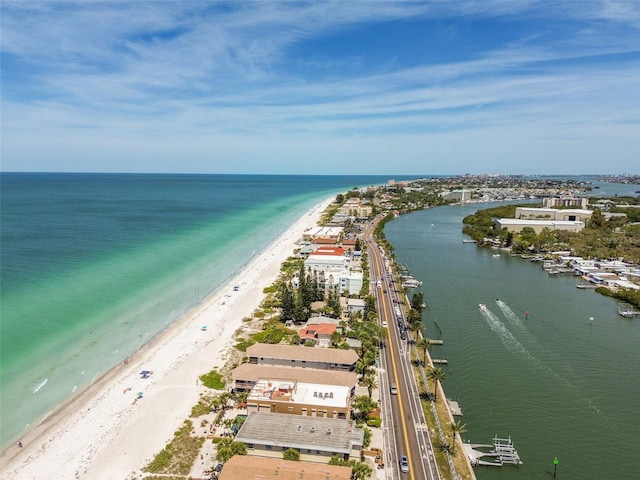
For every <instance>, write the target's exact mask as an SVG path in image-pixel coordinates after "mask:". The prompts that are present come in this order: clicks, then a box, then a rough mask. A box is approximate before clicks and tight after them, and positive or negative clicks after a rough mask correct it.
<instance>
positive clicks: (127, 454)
mask: <svg viewBox="0 0 640 480" xmlns="http://www.w3.org/2000/svg"><path fill="white" fill-rule="evenodd" d="M331 201H332V199H327V200H325V201H323V202H320V203H319V204H317V205H316V206H314V207H313V208H312V209H311V210H309V211H308V212H306V213H305V214H304V215H303V216H302V217H300V218H299V219H298V220H297V221H296V222H295V223H294V224H293V225H291V226H290V227H289V228H288V229H287V230H286V231H285V232H283V233H282V234H281V235H280V236H279V237H278V238H277V239H276V240H274V241H273V242H272V243H271V244H270V245H269V246H268V247H266V248H265V249H264V250H263V251H262V252H260V253H259V254H257V255H256V256H254V257H253V259H252V260H251V261H250V262H249V263H248V264H247V265H246V266H245V267H244V268H243V269H241V271H240V272H239V273H238V274H237V275H235V276H234V277H233V278H231V279H230V280H229V282H228V283H227V284H225V285H224V286H223V287H221V288H219V289H218V290H216V291H215V292H213V293H212V294H211V295H210V296H209V297H208V298H207V299H205V300H204V301H203V302H202V303H200V304H199V305H197V306H195V307H194V308H192V309H191V310H190V311H189V312H187V313H186V314H185V315H183V316H182V317H181V318H180V319H178V320H177V321H176V322H175V323H173V324H172V325H171V326H170V327H168V328H167V329H166V330H165V331H163V332H162V333H161V334H159V335H158V336H157V337H156V338H155V339H154V340H153V341H152V342H150V343H149V344H148V345H146V346H145V347H143V348H142V349H141V350H140V351H138V352H137V353H136V354H135V355H133V356H132V357H131V358H130V359H129V361H128V362H126V364H124V365H120V366H117V367H115V368H114V369H112V370H111V371H109V372H108V373H106V374H105V375H104V376H102V377H101V378H100V379H98V380H97V381H96V382H94V384H92V385H91V386H90V387H89V388H88V389H86V390H85V391H84V392H82V393H80V394H79V395H78V396H76V397H75V398H73V399H72V400H70V402H69V403H67V404H66V405H64V406H62V407H60V408H59V409H58V410H57V411H55V412H53V413H51V414H50V415H49V416H48V417H47V418H45V419H44V420H43V421H42V422H40V424H39V425H37V426H36V427H34V428H33V429H32V430H31V431H29V432H28V433H27V434H25V435H24V436H23V437H22V439H21V441H22V444H23V447H22V448H20V447H18V446H15V447H10V448H9V449H8V450H6V451H5V452H4V453H3V455H2V458H0V460H1V463H2V467H1V469H0V473H1V475H0V478H2V479H3V480H4V479H6V480H32V479H39V478H56V479H59V480H64V479H82V478H87V479H89V478H90V479H92V480H93V479H109V480H111V479H114V478H119V479H126V478H135V475H136V474H139V473H140V469H141V468H142V467H143V466H144V465H145V464H147V463H148V462H149V461H151V460H152V459H153V457H154V456H155V455H156V454H157V453H158V452H160V450H162V449H163V448H164V447H165V445H166V444H167V443H168V441H169V440H170V439H171V438H172V437H173V433H174V432H175V431H176V430H177V429H178V428H179V427H180V426H181V425H182V423H183V422H184V420H185V419H187V418H188V417H189V415H190V412H191V407H193V406H194V405H195V404H196V403H197V402H198V399H199V395H200V393H201V392H203V391H204V390H205V387H203V386H202V385H201V384H200V382H199V380H198V377H199V376H200V375H202V374H204V373H208V372H210V371H211V370H212V369H213V368H214V367H220V368H222V367H223V365H224V363H225V360H226V356H227V355H226V354H227V352H229V351H230V349H231V348H233V334H234V332H235V331H236V330H237V329H238V328H240V327H241V326H242V319H243V318H245V317H249V316H251V314H252V313H253V312H254V311H255V310H256V309H257V308H258V307H259V305H260V302H261V301H262V299H263V298H264V293H263V291H264V288H266V287H268V286H270V285H271V284H272V283H273V282H274V281H275V280H276V278H277V277H278V274H279V272H280V266H281V264H282V262H283V261H284V260H285V259H286V258H288V257H289V256H291V254H292V253H293V250H294V249H295V248H296V245H295V242H296V241H297V240H299V239H300V238H301V237H302V234H303V232H304V231H305V230H307V229H309V228H311V227H313V226H315V225H317V223H318V221H319V220H320V217H321V215H322V213H323V211H324V210H325V208H326V207H327V206H328V205H329V203H330V202H331ZM235 286H238V287H239V288H237V289H236V288H234V287H235ZM203 325H206V326H207V328H206V329H205V330H203V329H202V328H201V327H202V326H203ZM142 370H150V371H152V372H153V373H152V374H151V375H150V376H149V377H148V378H141V375H140V372H141V371H142ZM138 392H141V393H142V394H143V396H142V398H140V399H138V398H137V397H138Z"/></svg>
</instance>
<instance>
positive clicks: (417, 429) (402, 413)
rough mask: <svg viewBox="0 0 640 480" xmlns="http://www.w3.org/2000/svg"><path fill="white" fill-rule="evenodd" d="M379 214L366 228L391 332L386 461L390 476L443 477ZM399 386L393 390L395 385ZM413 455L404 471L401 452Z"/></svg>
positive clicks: (385, 389) (382, 315) (383, 386)
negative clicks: (378, 236) (380, 235)
mask: <svg viewBox="0 0 640 480" xmlns="http://www.w3.org/2000/svg"><path fill="white" fill-rule="evenodd" d="M378 221H379V219H375V220H374V221H372V222H371V223H370V224H369V225H368V226H367V228H366V230H365V234H364V240H365V243H366V245H367V249H368V257H369V267H370V278H371V284H372V285H373V289H374V295H375V297H376V299H377V306H378V316H379V319H380V322H381V324H382V322H386V325H387V326H386V329H387V331H388V337H387V340H386V342H385V344H384V347H383V348H382V350H381V368H382V370H383V372H384V373H385V374H386V375H385V376H383V377H382V378H383V381H381V382H380V392H381V395H380V400H381V403H382V411H383V421H384V422H385V424H386V426H385V427H384V428H385V448H386V449H387V450H388V451H387V452H385V454H386V455H385V463H386V465H387V478H410V479H411V480H439V479H440V474H439V472H438V468H437V466H436V463H435V458H434V454H433V449H432V446H431V441H430V438H429V432H428V429H427V427H426V422H425V419H424V414H423V412H422V406H421V404H420V396H419V391H418V387H417V384H416V381H415V377H414V375H413V369H412V366H411V359H410V355H409V345H408V343H407V339H408V338H409V333H408V332H407V331H406V319H405V317H404V310H403V308H399V313H400V315H398V311H397V310H396V307H402V304H401V303H400V302H402V301H404V299H403V298H400V297H399V294H398V291H397V289H396V285H395V283H394V279H393V277H392V275H391V270H390V265H389V264H388V263H386V260H385V258H384V256H383V254H382V252H381V250H380V249H379V248H378V245H377V244H376V243H375V241H374V239H373V230H374V228H375V226H376V225H377V222H378ZM391 384H395V385H396V386H397V394H391V392H390V385H391ZM402 455H406V456H407V458H408V460H409V473H402V472H401V471H400V457H401V456H402Z"/></svg>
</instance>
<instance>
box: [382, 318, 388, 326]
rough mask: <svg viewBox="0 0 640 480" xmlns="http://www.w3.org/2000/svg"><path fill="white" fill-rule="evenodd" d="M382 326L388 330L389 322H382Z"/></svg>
mask: <svg viewBox="0 0 640 480" xmlns="http://www.w3.org/2000/svg"><path fill="white" fill-rule="evenodd" d="M382 326H383V327H384V328H387V321H386V320H383V321H382Z"/></svg>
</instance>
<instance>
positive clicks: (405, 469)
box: [400, 455, 409, 473]
mask: <svg viewBox="0 0 640 480" xmlns="http://www.w3.org/2000/svg"><path fill="white" fill-rule="evenodd" d="M400 471H401V472H402V473H409V460H408V459H407V457H406V456H405V455H403V456H401V457H400Z"/></svg>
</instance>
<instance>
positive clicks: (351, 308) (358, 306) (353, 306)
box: [346, 290, 367, 315]
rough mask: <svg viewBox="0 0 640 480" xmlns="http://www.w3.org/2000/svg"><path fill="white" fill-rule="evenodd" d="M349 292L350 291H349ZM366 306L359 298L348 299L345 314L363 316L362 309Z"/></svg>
mask: <svg viewBox="0 0 640 480" xmlns="http://www.w3.org/2000/svg"><path fill="white" fill-rule="evenodd" d="M349 291H351V290H349ZM366 306H367V302H365V301H364V300H363V299H361V298H349V299H347V309H346V310H347V313H356V312H360V313H362V314H363V315H364V309H365V307H366Z"/></svg>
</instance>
